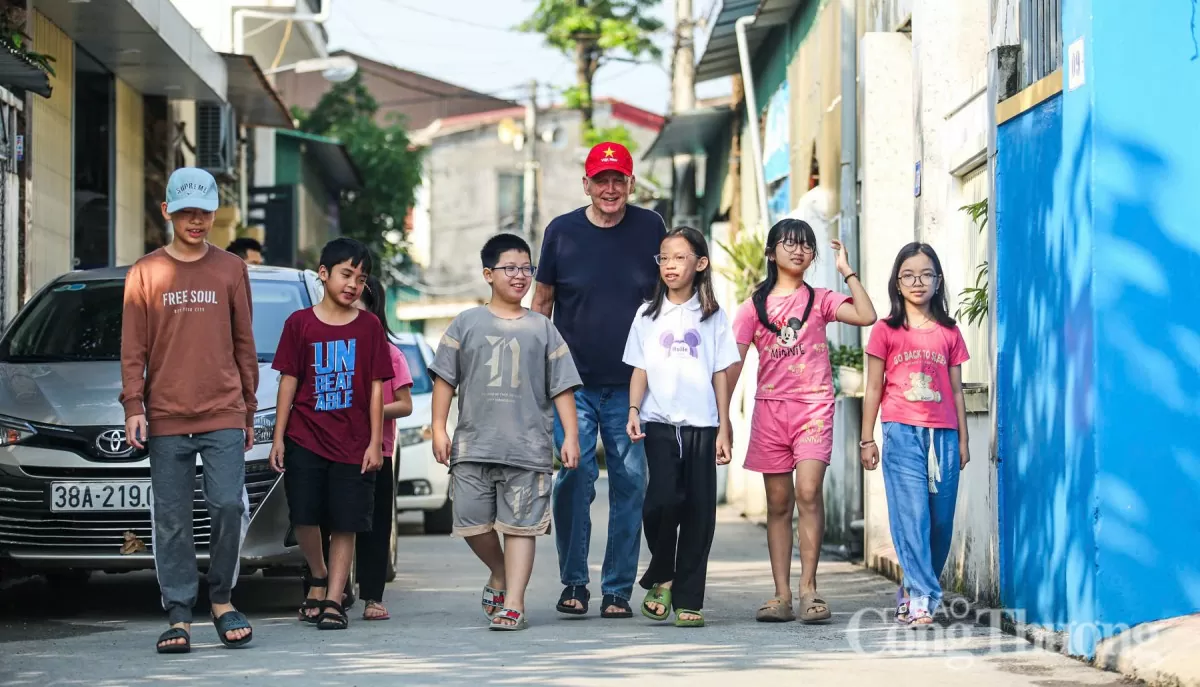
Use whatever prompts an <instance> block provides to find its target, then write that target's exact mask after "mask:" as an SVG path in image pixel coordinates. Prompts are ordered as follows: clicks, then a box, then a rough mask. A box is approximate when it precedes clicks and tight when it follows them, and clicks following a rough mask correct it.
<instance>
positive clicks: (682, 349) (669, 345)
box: [658, 329, 700, 358]
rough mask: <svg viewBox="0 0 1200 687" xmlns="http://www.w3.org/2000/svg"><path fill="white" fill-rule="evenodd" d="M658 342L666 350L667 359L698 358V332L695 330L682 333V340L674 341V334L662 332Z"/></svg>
mask: <svg viewBox="0 0 1200 687" xmlns="http://www.w3.org/2000/svg"><path fill="white" fill-rule="evenodd" d="M658 342H659V343H660V344H662V347H663V348H665V349H666V350H667V357H668V358H686V357H688V356H691V357H693V358H698V357H700V356H699V349H700V332H698V331H696V330H695V329H689V330H687V331H686V332H684V333H683V338H682V339H676V338H675V333H674V332H663V333H662V336H660V337H659V339H658Z"/></svg>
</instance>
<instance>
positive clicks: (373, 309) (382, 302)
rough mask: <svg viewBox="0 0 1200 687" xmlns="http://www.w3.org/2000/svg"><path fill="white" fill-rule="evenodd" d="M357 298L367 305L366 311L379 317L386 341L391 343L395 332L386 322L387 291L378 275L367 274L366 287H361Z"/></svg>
mask: <svg viewBox="0 0 1200 687" xmlns="http://www.w3.org/2000/svg"><path fill="white" fill-rule="evenodd" d="M359 299H360V300H361V301H362V302H363V305H365V306H367V312H369V313H371V314H372V315H374V316H375V317H378V318H379V323H380V324H382V325H383V331H385V332H387V336H388V343H391V341H392V338H393V337H394V336H395V333H394V332H392V327H391V325H389V324H388V316H387V292H386V291H384V290H383V284H382V283H380V281H379V277H376V276H375V275H373V274H372V275H368V276H367V288H365V289H363V292H362V295H361V296H359Z"/></svg>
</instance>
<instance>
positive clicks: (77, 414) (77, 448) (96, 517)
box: [0, 267, 395, 580]
mask: <svg viewBox="0 0 1200 687" xmlns="http://www.w3.org/2000/svg"><path fill="white" fill-rule="evenodd" d="M126 272H127V269H123V268H112V269H101V270H90V271H84V272H72V273H69V274H65V275H63V276H61V277H59V278H58V279H56V280H54V281H53V282H51V283H50V284H48V285H47V286H45V287H44V288H43V289H42V290H41V291H40V292H39V293H38V294H37V295H36V296H35V297H34V298H33V299H31V301H30V302H29V303H28V304H27V305H26V306H25V307H24V308H23V309H22V311H21V312H20V313H19V314H18V315H17V317H16V318H15V319H14V320H13V322H12V324H11V325H10V326H9V327H8V328H7V329H6V330H5V331H4V332H3V334H2V335H0V566H3V568H0V574H2V570H3V569H8V570H9V572H12V570H13V569H17V570H20V571H21V572H22V573H44V574H46V575H47V576H48V577H50V578H51V579H52V580H55V579H58V580H76V579H80V578H86V576H87V575H88V574H89V573H90V572H91V571H97V570H102V571H106V572H117V571H127V570H138V569H148V568H153V567H154V558H153V546H154V543H153V540H152V529H151V526H150V505H151V500H152V495H151V493H150V464H149V460H148V458H147V456H146V454H145V452H144V451H140V450H136V449H134V448H133V447H131V446H130V445H129V443H128V441H127V440H126V437H125V429H124V413H123V411H122V408H121V404H120V403H118V401H117V398H118V394H119V393H120V391H121V371H120V350H121V342H120V338H121V310H122V303H123V293H124V285H125V274H126ZM250 285H251V290H252V299H253V305H254V339H255V343H256V345H257V348H258V362H259V365H260V374H259V378H260V381H259V387H258V407H259V408H260V410H259V412H258V415H257V416H256V418H255V423H254V424H255V426H254V439H255V444H254V448H253V449H252V450H250V451H249V452H248V453H247V454H246V496H247V501H248V503H249V508H250V526H249V529H248V530H247V532H246V539H245V543H244V546H243V549H242V562H241V569H242V574H247V573H249V572H252V571H255V570H260V569H261V570H263V571H264V572H265V573H267V574H286V575H291V574H296V573H298V572H299V571H300V570H301V566H302V565H303V557H302V555H301V554H300V550H299V547H298V546H297V545H296V542H295V539H294V537H293V536H292V533H291V531H290V527H289V523H288V511H287V501H286V499H285V496H284V490H283V484H282V482H281V480H280V477H279V475H277V474H276V473H275V472H273V471H272V470H271V468H270V467H269V465H268V463H267V457H268V453H269V451H270V446H271V440H272V434H273V432H274V428H275V408H274V406H275V394H276V390H277V387H278V378H279V375H278V373H276V372H275V371H274V370H272V369H271V361H272V358H273V357H274V353H275V348H276V346H277V344H278V342H279V336H280V334H281V332H282V330H283V323H284V321H285V320H286V319H287V318H288V316H289V315H291V314H292V313H293V312H294V311H296V310H298V309H301V308H306V307H308V306H309V305H311V304H312V303H313V302H314V300H316V299H319V298H320V293H321V290H320V285H319V282H318V281H317V280H316V275H314V274H313V273H312V272H301V271H298V270H292V269H284V268H274V267H251V268H250ZM202 469H203V468H202V464H201V462H200V460H199V456H197V461H196V495H195V505H194V520H193V535H194V536H195V540H196V550H197V554H198V557H199V559H200V565H201V567H202V568H203V567H204V566H205V563H206V561H207V558H208V551H207V548H208V537H209V521H208V513H207V510H206V508H205V503H204V494H203V492H202V484H203V480H202V479H201V472H202ZM393 536H395V535H394V528H393Z"/></svg>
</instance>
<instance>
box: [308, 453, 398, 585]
mask: <svg viewBox="0 0 1200 687" xmlns="http://www.w3.org/2000/svg"><path fill="white" fill-rule="evenodd" d="M392 466H393V462H392V457H391V456H389V455H384V457H383V467H381V468H379V471H378V472H377V473H375V509H374V511H373V513H372V515H371V518H372V525H371V531H370V532H359V533H358V534H357V535H356V536H355V538H354V557H355V568H356V569H357V575H358V592H359V593H358V597H359V598H361V599H365V600H367V601H383V588H384V586H385V585H386V584H387V560H388V556H389V555H390V553H391V545H392V521H391V519H392V503H391V502H392V500H393V499H395V498H396V493H395V489H396V477H395V475H394V474H393V469H392ZM321 536H322V539H323V540H324V541H323V544H324V547H325V560H326V561H328V560H329V527H328V526H327V525H326V526H322V527H321ZM352 592H353V589H352V588H351V585H350V582H349V580H347V581H346V594H347V595H349V594H351V593H352ZM304 593H305V594H308V584H307V583H306V584H305V585H304Z"/></svg>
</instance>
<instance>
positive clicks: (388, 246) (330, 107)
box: [294, 73, 421, 278]
mask: <svg viewBox="0 0 1200 687" xmlns="http://www.w3.org/2000/svg"><path fill="white" fill-rule="evenodd" d="M378 111H379V104H378V103H377V102H376V100H375V98H374V97H372V96H371V93H370V91H368V90H367V87H366V86H365V85H363V82H362V76H361V73H356V74H355V75H354V77H353V78H352V79H350V80H349V81H346V82H344V83H339V84H335V85H334V87H333V88H332V89H330V90H329V92H328V93H326V94H325V95H324V96H322V97H321V100H320V101H319V102H318V103H317V106H316V107H314V108H313V109H312V110H311V111H309V112H304V111H303V110H300V109H298V108H297V109H295V110H294V114H295V116H296V118H297V119H298V120H299V122H300V128H301V130H303V131H307V132H309V133H313V134H319V135H321V136H328V137H330V138H336V139H337V140H339V141H341V142H342V143H343V144H344V145H345V146H346V149H347V151H348V152H349V154H350V159H352V160H353V161H354V164H355V165H356V166H357V167H358V171H359V173H360V174H361V175H362V180H363V189H362V190H360V191H355V192H346V193H343V194H342V198H341V201H340V203H339V215H340V223H341V230H342V234H343V235H345V236H349V237H351V238H354V239H357V240H359V241H362V242H363V243H365V244H367V246H369V247H370V248H371V250H372V252H373V253H374V254H375V255H376V256H377V257H378V258H379V259H380V260H381V261H383V262H384V263H387V264H397V263H399V262H401V261H403V260H404V258H405V257H406V255H407V253H406V251H405V250H404V243H403V240H402V237H403V233H404V218H405V217H406V216H407V215H408V211H409V209H411V208H412V206H413V200H414V197H415V193H416V188H417V186H419V185H420V183H421V153H420V151H418V150H414V149H413V148H412V146H411V145H410V143H409V139H408V133H407V132H406V131H405V129H404V126H403V125H402V124H401V122H400V121H398V120H395V119H394V120H392V121H389V122H388V123H387V124H386V125H384V126H380V125H379V124H378V123H377V122H376V121H375V115H376V113H377V112H378ZM397 236H399V237H401V240H400V241H393V240H389V238H391V239H395V238H396V237H397ZM381 276H382V277H384V278H386V276H387V271H386V270H385V271H384V272H383V274H382V275H381Z"/></svg>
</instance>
